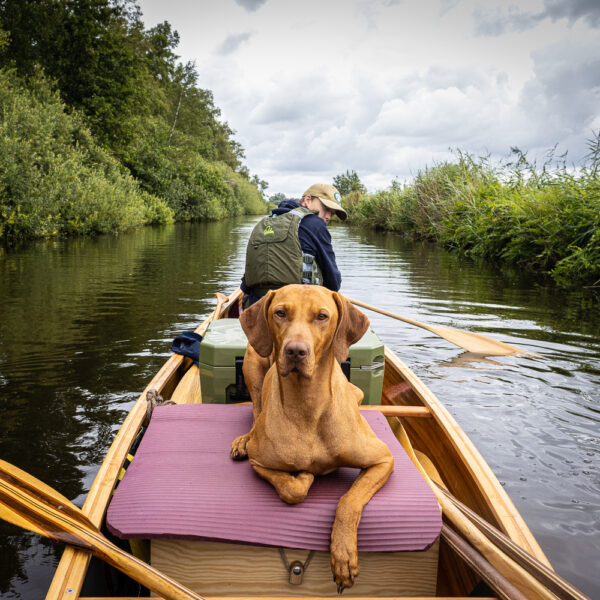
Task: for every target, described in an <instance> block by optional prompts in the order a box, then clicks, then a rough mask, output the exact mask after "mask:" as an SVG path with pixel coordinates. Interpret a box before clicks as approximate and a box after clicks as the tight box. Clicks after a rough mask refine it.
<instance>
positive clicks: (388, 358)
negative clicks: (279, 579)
mask: <svg viewBox="0 0 600 600" xmlns="http://www.w3.org/2000/svg"><path fill="white" fill-rule="evenodd" d="M240 295H241V292H240V290H239V289H238V290H236V291H235V292H234V293H233V294H231V295H230V296H229V297H226V296H225V295H223V294H217V306H216V308H215V310H214V311H213V313H212V314H211V315H210V316H209V317H208V318H207V319H206V320H205V321H204V322H203V323H202V324H201V325H200V326H199V327H198V329H197V330H196V331H197V332H198V333H201V334H202V333H203V332H204V331H205V330H206V328H207V326H208V324H209V322H210V321H212V320H215V319H220V318H225V317H228V316H230V311H232V314H237V308H238V304H239V300H240ZM148 390H157V391H158V392H160V394H161V395H162V396H163V397H164V398H165V399H167V398H170V399H171V400H173V401H174V402H176V403H189V402H193V403H195V402H201V390H200V380H199V376H198V369H197V367H196V366H195V365H194V364H193V363H192V361H191V360H190V359H189V358H184V357H183V356H181V355H179V354H173V355H172V356H171V357H170V358H169V359H168V360H167V361H166V363H165V364H164V365H163V366H162V368H161V369H160V370H159V372H158V373H157V374H156V375H155V376H154V378H153V379H152V381H151V382H150V383H149V384H148V386H147V387H146V389H145V390H144V391H143V392H142V394H141V395H140V397H139V399H138V400H137V402H136V403H135V404H134V406H133V407H132V409H131V411H130V412H129V414H128V415H127V417H126V418H125V420H124V422H123V424H122V426H121V428H120V430H119V432H118V433H117V435H116V437H115V439H114V441H113V443H112V445H111V447H110V449H109V450H108V452H107V454H106V457H105V459H104V462H103V463H102V465H101V466H100V469H99V471H98V474H97V475H96V478H95V480H94V483H93V485H92V487H91V489H90V491H89V493H88V495H87V499H86V501H85V503H84V505H83V508H82V510H83V512H84V513H85V514H86V515H87V517H88V518H89V519H90V521H91V522H92V523H93V524H95V525H97V526H98V527H102V525H103V521H104V518H105V514H106V511H107V506H108V504H109V501H110V498H111V494H112V492H113V490H114V488H115V485H116V483H117V481H118V477H119V472H120V471H121V467H122V466H123V464H124V462H125V459H126V456H127V454H128V451H129V449H130V447H131V446H132V443H133V442H134V439H135V437H136V435H137V432H138V431H139V428H140V425H141V424H142V422H143V420H144V417H145V415H146V407H147V401H146V392H147V391H148ZM372 409H373V410H381V411H382V412H383V413H384V415H386V416H387V417H388V421H390V424H391V425H392V429H394V431H395V432H396V434H397V435H398V436H401V435H402V434H403V432H405V433H406V434H408V438H409V440H410V442H411V444H412V447H413V448H414V450H415V451H416V455H417V456H418V457H419V459H420V461H421V463H422V464H423V465H424V466H425V467H426V470H427V472H428V473H429V475H430V476H432V477H433V478H434V479H438V481H440V483H442V485H443V486H444V487H445V488H446V489H447V491H448V492H449V493H450V495H451V496H452V497H453V498H454V499H458V500H459V501H460V502H461V503H463V504H464V505H466V506H467V507H468V508H469V509H471V510H472V511H474V512H475V513H477V515H479V516H480V517H482V518H483V519H485V521H486V522H488V523H489V524H490V525H491V526H493V527H495V528H497V529H498V530H499V531H500V532H502V533H503V534H505V536H507V538H508V539H509V541H511V542H512V543H514V544H516V545H517V546H518V547H520V548H522V549H524V550H525V551H526V552H527V553H529V555H531V557H533V558H532V561H534V562H536V561H537V565H538V567H539V568H541V569H542V570H545V571H547V572H548V573H552V570H551V568H550V565H549V562H548V560H547V558H546V557H545V555H544V553H543V551H542V550H541V548H540V546H539V545H538V543H537V541H536V540H535V538H534V536H533V535H532V533H531V532H530V530H529V528H528V527H527V525H526V524H525V522H524V520H523V518H522V517H521V516H520V514H519V513H518V511H517V509H516V508H515V506H514V504H513V503H512V501H511V500H510V498H509V497H508V495H507V493H506V492H505V491H504V489H503V487H502V486H501V485H500V483H499V482H498V480H497V478H496V477H495V475H494V474H493V472H492V471H491V469H490V467H489V466H488V465H487V463H486V462H485V460H484V459H483V457H482V456H481V455H480V453H479V452H478V451H477V449H476V448H475V447H474V445H473V443H472V442H471V441H470V439H469V438H468V437H467V436H466V434H465V433H464V431H463V430H462V429H461V428H460V426H459V425H458V423H457V422H456V421H455V420H454V418H453V417H452V416H451V415H450V413H449V412H448V411H447V410H446V408H445V407H444V405H443V404H442V403H441V402H440V400H438V398H436V396H435V395H434V394H433V393H432V392H431V391H430V390H429V389H428V388H427V387H426V386H425V384H424V383H423V382H422V381H421V380H420V379H419V378H418V377H417V376H416V375H415V374H414V373H413V372H412V371H411V370H410V368H409V367H408V366H407V365H406V364H405V363H404V362H402V361H401V360H400V359H399V358H398V357H397V356H396V355H395V354H394V352H392V351H391V350H390V349H389V348H387V347H386V348H385V371H384V384H383V394H382V398H381V406H379V407H377V406H376V407H372ZM402 426H403V427H402ZM409 455H410V452H409ZM432 485H433V486H434V487H436V488H437V486H435V484H432ZM436 496H437V497H438V501H439V502H440V505H441V506H442V508H443V514H444V521H445V522H447V523H448V524H449V525H450V526H451V529H458V530H460V529H461V528H462V533H461V535H462V537H463V538H464V537H466V538H468V539H471V541H472V545H473V546H474V547H475V548H476V549H477V550H478V551H479V554H483V556H484V557H486V558H488V559H489V558H490V556H491V559H490V562H492V564H494V565H495V566H496V567H498V571H500V573H501V574H502V573H503V574H504V577H505V579H507V580H508V582H509V583H511V584H514V585H515V587H516V588H517V589H516V590H515V594H516V595H515V596H514V597H519V596H518V593H521V594H523V595H522V596H521V597H524V598H538V597H542V598H543V597H546V598H549V599H553V598H557V597H560V595H557V596H555V595H553V594H552V593H550V592H549V591H548V588H547V587H546V586H543V585H542V586H541V587H540V584H539V583H538V582H537V580H533V582H532V581H530V579H529V577H528V575H527V573H526V571H524V570H523V569H522V568H521V567H515V566H514V564H512V563H511V564H510V565H509V566H508V567H506V568H505V567H503V566H502V564H503V561H504V558H501V559H500V561H499V563H497V562H496V560H495V559H494V554H495V553H497V550H496V549H493V550H492V551H491V553H490V552H488V550H489V548H487V547H486V544H488V542H486V541H485V539H487V538H484V541H481V539H482V536H481V534H480V533H479V530H478V529H477V528H476V527H472V526H471V525H469V524H468V523H467V524H465V523H462V524H461V519H462V521H465V519H464V517H461V515H460V514H458V515H456V514H455V513H456V512H457V509H456V504H453V503H448V500H447V497H446V496H444V495H443V493H442V492H441V491H440V488H437V490H436ZM446 508H447V510H446ZM461 514H462V513H461ZM453 515H454V516H453ZM463 526H464V527H463ZM445 527H446V525H445ZM469 527H472V529H473V532H472V537H471V530H470V529H469ZM459 537H460V536H459ZM476 554H477V553H476ZM500 554H502V553H500ZM503 556H504V555H503ZM468 563H469V561H468V559H465V556H464V555H463V554H462V553H461V551H460V549H458V550H457V547H456V546H455V545H454V543H453V538H452V532H451V531H450V533H448V534H447V535H444V536H443V537H442V539H441V543H440V547H439V563H438V570H437V586H436V595H435V596H432V597H459V598H460V597H466V596H468V595H469V594H470V593H471V592H472V590H473V588H474V587H475V586H476V585H477V584H478V582H480V580H481V576H480V574H478V572H477V571H476V570H475V569H474V568H473V566H472V564H471V566H469V564H468ZM89 564H90V554H89V553H88V552H85V551H83V550H78V549H76V548H73V547H69V546H68V547H66V549H65V551H64V553H63V555H62V558H61V560H60V562H59V565H58V567H57V569H56V572H55V575H54V578H53V580H52V583H51V585H50V589H49V591H48V594H47V596H46V598H47V600H65V599H74V598H80V597H81V598H84V597H88V598H91V597H92V595H91V594H89V593H88V594H87V596H83V595H80V594H81V590H82V586H83V584H84V580H85V578H86V574H87V572H88V567H89ZM498 564H499V565H500V566H498ZM86 587H87V586H86ZM540 589H541V591H540ZM200 593H201V591H200ZM272 596H273V594H272V593H269V590H268V589H265V590H264V592H263V597H272ZM489 596H490V597H502V596H501V594H489ZM93 597H95V598H99V597H100V595H97V596H93ZM122 597H123V596H122ZM207 597H208V596H207ZM372 597H374V596H372ZM507 597H508V596H507ZM102 598H108V596H106V595H103V596H102Z"/></svg>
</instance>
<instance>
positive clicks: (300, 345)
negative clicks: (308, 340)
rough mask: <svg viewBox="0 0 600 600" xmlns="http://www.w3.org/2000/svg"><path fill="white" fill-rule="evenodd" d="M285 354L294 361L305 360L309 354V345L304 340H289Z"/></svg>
mask: <svg viewBox="0 0 600 600" xmlns="http://www.w3.org/2000/svg"><path fill="white" fill-rule="evenodd" d="M285 355H286V357H287V358H288V359H289V360H293V361H294V362H298V361H300V360H304V359H305V358H306V357H307V356H308V346H307V345H306V344H305V343H304V342H288V343H287V344H286V346H285Z"/></svg>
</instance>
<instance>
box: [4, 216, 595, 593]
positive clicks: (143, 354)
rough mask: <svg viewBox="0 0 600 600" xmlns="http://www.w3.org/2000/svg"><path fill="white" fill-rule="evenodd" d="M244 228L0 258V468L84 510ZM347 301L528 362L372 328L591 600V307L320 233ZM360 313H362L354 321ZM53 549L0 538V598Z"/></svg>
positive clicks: (462, 264)
mask: <svg viewBox="0 0 600 600" xmlns="http://www.w3.org/2000/svg"><path fill="white" fill-rule="evenodd" d="M255 221H256V219H238V220H231V221H226V222H220V223H202V224H195V225H177V226H172V227H166V228H160V229H159V228H157V229H154V228H145V229H142V230H139V231H135V232H133V233H130V234H127V235H122V236H119V237H111V236H102V237H99V238H96V239H75V240H67V241H54V242H40V243H36V244H33V245H30V246H28V247H27V248H25V249H21V250H17V251H11V252H5V253H4V254H0V315H1V317H0V319H1V321H0V457H1V458H2V459H4V460H7V461H9V462H12V463H14V464H16V465H17V466H19V467H20V468H22V469H24V470H26V471H28V472H30V473H32V474H33V475H34V476H36V477H38V478H40V479H42V480H43V481H45V482H46V483H48V484H49V485H50V486H52V487H54V488H55V489H57V490H58V491H60V492H61V493H63V494H64V495H65V496H67V497H68V498H70V499H72V500H73V501H74V502H75V503H76V504H78V505H81V504H82V503H83V500H84V498H85V493H86V492H87V490H88V489H89V487H90V485H91V483H92V481H93V478H94V476H95V473H96V471H97V469H98V466H99V464H100V462H101V460H102V457H103V455H104V453H105V452H106V450H107V448H108V446H109V444H110V442H111V440H112V438H113V437H114V435H115V433H116V431H117V429H118V427H119V424H120V422H121V421H122V419H123V417H124V416H125V414H126V413H127V411H128V409H129V408H130V407H131V405H132V404H133V402H135V400H136V399H137V397H138V395H139V394H140V392H141V390H142V389H143V388H144V387H145V385H146V384H147V382H148V381H149V380H150V379H151V377H152V376H153V374H154V373H155V372H156V371H157V370H158V369H159V367H160V366H161V365H162V363H163V362H164V361H165V360H166V359H167V358H168V356H169V355H170V342H171V340H172V338H173V337H175V336H176V335H177V334H178V333H180V332H181V331H183V330H186V329H193V328H195V326H196V325H197V324H198V323H199V322H200V321H201V320H202V319H203V318H204V317H205V316H206V315H208V314H209V313H210V311H211V310H212V309H213V308H214V306H215V303H216V300H215V296H214V293H215V292H216V291H221V292H225V293H227V292H231V291H232V290H233V289H235V288H236V287H237V285H238V284H239V279H240V276H241V274H242V271H243V256H244V251H245V244H246V240H247V238H248V235H249V232H250V230H251V228H252V225H253V223H254V222H255ZM331 231H332V236H333V241H334V247H335V250H336V255H337V259H338V265H339V267H340V270H341V271H342V275H343V283H342V290H341V291H342V292H343V293H345V294H346V295H348V296H350V297H351V298H356V299H360V300H363V301H364V302H367V303H369V304H372V305H375V306H379V307H381V308H385V309H387V310H389V311H391V312H394V313H397V314H400V315H403V316H406V317H411V318H413V319H416V320H418V321H421V322H424V323H429V324H434V325H443V326H448V327H454V328H457V329H463V330H469V331H474V332H477V333H483V334H486V335H489V336H491V337H495V338H497V339H499V340H501V341H504V342H508V343H510V344H513V345H515V346H519V347H521V348H523V349H524V350H527V351H528V352H530V353H535V354H538V355H540V356H539V357H535V356H531V355H519V356H512V357H500V358H498V357H495V358H492V357H490V358H487V359H482V358H478V357H476V356H472V355H469V354H468V353H465V352H464V351H462V350H461V349H460V348H457V347H455V346H452V345H451V344H450V343H448V342H446V341H444V340H442V339H441V338H439V337H436V336H435V335H433V334H431V333H429V332H427V331H425V330H423V329H420V328H416V327H412V326H409V325H406V324H403V323H400V322H398V321H394V320H392V319H390V318H389V317H385V316H381V315H379V314H376V313H368V316H369V317H370V318H371V322H372V324H373V327H374V329H375V330H376V331H377V333H378V334H379V336H380V337H381V338H382V339H383V341H384V342H385V343H386V344H387V345H389V346H390V347H391V348H392V349H393V350H394V351H395V352H396V353H397V354H398V355H399V356H400V357H401V358H402V359H403V360H404V361H405V362H406V363H408V365H409V366H410V367H411V368H412V369H413V370H414V371H415V372H416V373H417V374H418V375H419V376H420V377H421V378H422V379H423V380H424V381H425V383H426V384H427V385H428V386H429V387H430V388H431V389H432V390H433V392H434V393H435V394H436V395H437V396H438V397H439V398H440V399H441V400H442V401H443V402H444V403H445V404H446V406H447V407H448V409H449V410H450V412H451V413H452V414H453V416H454V417H455V418H456V419H457V421H458V422H459V423H460V425H461V426H462V427H463V429H464V430H465V431H466V432H467V434H468V435H469V436H470V437H471V439H472V440H473V441H474V443H475V445H476V446H477V447H478V449H479V450H480V451H481V453H482V454H483V456H484V457H485V459H486V460H487V461H488V463H489V464H490V466H491V467H492V469H493V470H494V471H495V473H496V474H497V476H498V478H499V479H500V481H501V482H502V484H503V485H504V486H505V488H506V490H507V491H508V493H509V495H510V496H511V498H512V499H513V501H514V503H515V504H516V505H517V508H518V509H519V510H520V512H521V514H522V515H523V516H524V518H525V520H526V521H527V523H528V524H529V526H530V528H531V529H532V531H533V533H534V535H535V536H536V538H537V539H538V541H539V542H540V544H541V546H542V548H543V549H544V551H545V552H546V554H547V555H548V557H549V559H550V560H551V562H552V564H553V565H554V567H555V569H556V570H557V571H558V572H559V573H560V574H561V575H563V576H565V577H566V578H567V579H569V580H570V581H571V582H572V583H574V584H575V585H576V586H578V587H579V588H580V589H581V590H582V591H584V592H586V593H587V594H588V595H590V596H591V597H592V598H599V597H600V582H599V580H598V564H599V560H600V522H599V520H600V461H599V455H600V442H599V427H598V423H599V421H600V346H599V344H598V342H599V340H600V298H599V297H598V295H595V294H594V291H593V290H581V291H578V292H572V293H559V292H557V291H555V290H553V289H552V288H551V287H548V286H545V285H543V284H542V283H540V282H536V281H535V280H534V279H532V278H531V277H530V276H524V275H522V274H519V273H517V272H511V271H506V270H505V271H500V270H498V269H496V268H493V267H490V266H481V265H476V264H473V263H472V262H470V261H468V260H464V259H459V258H457V257H454V256H452V255H450V254H448V253H446V252H444V251H442V250H439V249H437V248H436V247H434V246H431V245H422V244H413V243H408V242H405V241H403V240H401V239H400V238H399V237H398V236H396V235H392V234H382V233H376V232H372V231H363V230H359V229H355V228H349V227H346V226H344V225H342V224H337V225H333V226H332V227H331ZM367 312H368V311H367ZM61 552H62V546H61V545H60V544H58V543H54V542H50V541H47V540H45V539H41V538H40V537H39V536H37V535H34V534H30V533H27V532H23V531H21V530H18V529H17V528H16V527H13V526H9V525H7V524H6V523H4V522H0V557H1V558H0V597H2V598H7V599H9V598H10V599H14V598H23V599H30V598H31V599H34V598H43V597H44V595H45V592H46V590H47V587H48V584H49V582H50V579H51V576H52V572H53V569H54V568H55V566H56V564H57V562H58V559H59V557H60V554H61Z"/></svg>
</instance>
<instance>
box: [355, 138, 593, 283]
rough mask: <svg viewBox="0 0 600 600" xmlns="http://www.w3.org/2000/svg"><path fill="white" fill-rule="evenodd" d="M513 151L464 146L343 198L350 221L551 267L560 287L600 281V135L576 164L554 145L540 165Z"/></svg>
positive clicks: (477, 254)
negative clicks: (488, 152)
mask: <svg viewBox="0 0 600 600" xmlns="http://www.w3.org/2000/svg"><path fill="white" fill-rule="evenodd" d="M513 155H514V160H513V161H510V162H507V163H504V164H500V165H494V164H492V163H491V161H490V160H489V159H488V158H476V157H474V156H471V155H469V154H465V153H462V152H457V153H456V160H454V161H448V162H442V163H439V164H436V165H434V166H433V167H430V168H426V169H424V170H423V171H420V172H419V173H418V174H417V175H416V177H415V178H414V180H413V181H412V182H411V183H409V184H404V185H403V184H400V183H398V182H393V183H392V185H391V187H390V188H389V189H387V190H384V191H380V192H377V193H375V194H361V193H359V192H353V193H351V194H349V195H348V196H346V198H345V202H344V206H345V207H347V210H348V213H349V221H350V222H351V223H358V224H363V225H369V226H372V227H375V228H378V229H382V230H387V231H395V232H399V233H402V234H403V235H405V236H408V237H411V238H414V239H421V240H431V241H435V242H438V243H440V244H442V245H443V246H444V247H446V248H448V249H450V250H453V251H457V252H459V253H461V254H464V255H467V256H470V257H473V258H483V259H487V260H492V261H497V262H499V263H510V264H513V265H516V266H518V267H521V268H524V269H528V270H530V271H531V272H532V273H533V272H535V273H538V274H544V275H549V276H550V277H552V279H553V280H554V281H555V282H556V283H557V284H558V285H560V286H561V287H571V286H581V285H590V286H591V285H594V284H596V285H598V280H599V279H600V135H595V136H594V138H593V139H592V140H590V141H589V154H588V156H587V160H586V162H585V164H584V165H583V166H581V167H579V168H577V169H574V168H570V167H568V166H567V163H566V158H565V157H562V158H560V159H558V160H554V156H553V153H550V155H549V158H548V161H547V162H546V163H545V164H544V165H541V166H540V165H537V164H535V163H533V162H530V161H529V160H528V159H527V156H526V155H525V154H524V153H523V152H521V151H520V150H518V149H513Z"/></svg>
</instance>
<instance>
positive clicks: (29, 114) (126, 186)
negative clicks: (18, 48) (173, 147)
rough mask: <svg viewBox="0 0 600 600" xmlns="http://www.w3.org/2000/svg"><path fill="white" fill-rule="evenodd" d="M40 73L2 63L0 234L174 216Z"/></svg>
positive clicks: (119, 225)
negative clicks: (21, 73) (25, 75)
mask: <svg viewBox="0 0 600 600" xmlns="http://www.w3.org/2000/svg"><path fill="white" fill-rule="evenodd" d="M65 108H66V107H65V105H64V104H63V103H62V102H61V101H60V98H59V97H58V94H57V93H56V92H54V91H52V90H51V88H50V86H49V85H48V83H47V82H46V80H45V79H43V78H42V77H41V76H39V75H34V76H33V77H32V78H31V79H30V81H29V82H28V84H27V85H23V84H22V83H21V82H20V81H19V79H18V78H17V77H16V75H15V73H14V72H13V71H10V70H5V69H2V70H0V115H1V117H2V121H1V122H0V239H1V240H3V241H4V242H9V243H13V242H15V241H17V240H22V239H30V238H35V237H53V236H59V235H77V234H90V233H101V232H118V231H123V230H126V229H129V228H131V227H136V226H138V225H142V224H145V223H167V222H170V221H172V214H173V213H172V211H171V210H170V209H169V208H168V207H167V205H166V204H165V202H164V201H162V200H160V199H159V198H156V197H155V196H152V195H151V194H148V193H146V192H142V191H141V190H140V189H139V186H138V184H137V183H136V182H135V181H134V179H133V178H132V177H131V176H130V175H129V174H128V173H127V172H126V171H125V170H124V169H123V168H122V167H121V165H120V164H119V163H118V162H117V161H116V160H115V159H114V158H112V157H111V156H110V154H109V153H108V152H107V151H106V150H104V149H102V148H101V147H100V146H98V144H97V143H96V142H95V141H94V139H93V137H92V135H91V133H90V131H89V129H88V128H87V127H86V126H85V124H84V122H83V119H82V117H81V115H80V114H78V113H77V112H74V113H71V114H67V112H66V110H65Z"/></svg>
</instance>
